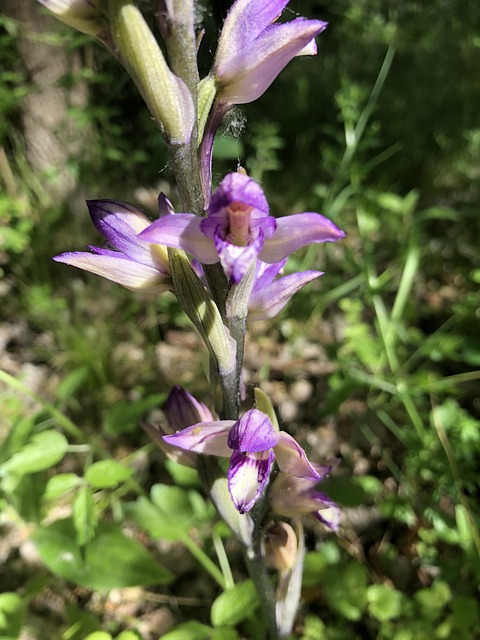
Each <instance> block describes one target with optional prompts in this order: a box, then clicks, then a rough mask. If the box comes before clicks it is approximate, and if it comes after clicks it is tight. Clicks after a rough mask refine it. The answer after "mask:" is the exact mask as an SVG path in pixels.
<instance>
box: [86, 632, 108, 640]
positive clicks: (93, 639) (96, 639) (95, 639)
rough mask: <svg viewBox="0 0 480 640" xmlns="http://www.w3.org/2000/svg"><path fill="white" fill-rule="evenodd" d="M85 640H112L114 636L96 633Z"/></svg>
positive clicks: (90, 634)
mask: <svg viewBox="0 0 480 640" xmlns="http://www.w3.org/2000/svg"><path fill="white" fill-rule="evenodd" d="M85 640H112V636H111V635H110V634H109V633H107V632H106V631H94V632H93V633H89V634H88V636H87V637H86V638H85Z"/></svg>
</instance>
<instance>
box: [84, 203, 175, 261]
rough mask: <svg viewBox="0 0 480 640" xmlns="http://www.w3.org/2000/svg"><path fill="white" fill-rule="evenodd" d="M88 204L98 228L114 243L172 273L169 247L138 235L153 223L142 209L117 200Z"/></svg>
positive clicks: (123, 249) (137, 259)
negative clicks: (169, 268) (169, 267)
mask: <svg viewBox="0 0 480 640" xmlns="http://www.w3.org/2000/svg"><path fill="white" fill-rule="evenodd" d="M87 206H88V211H89V213H90V217H91V218H92V222H93V224H94V225H95V227H96V229H97V230H98V231H100V233H101V234H102V235H103V236H104V237H105V238H106V239H107V240H108V242H109V243H110V244H111V245H112V247H114V248H115V249H117V250H118V251H121V252H122V253H124V254H125V255H126V256H128V257H129V258H131V259H132V260H135V261H136V262H141V263H142V264H144V265H147V266H150V267H152V268H157V269H160V271H162V272H164V273H168V256H167V251H166V249H165V248H160V247H158V246H156V245H149V244H148V243H147V242H144V241H142V240H139V239H138V237H137V236H138V234H139V233H140V232H141V231H143V230H144V229H146V228H147V227H148V226H149V225H150V224H151V221H150V220H149V219H148V218H147V216H146V215H145V214H144V213H143V212H142V211H140V209H137V207H134V206H133V205H132V204H128V203H126V202H118V201H117V200H88V201H87Z"/></svg>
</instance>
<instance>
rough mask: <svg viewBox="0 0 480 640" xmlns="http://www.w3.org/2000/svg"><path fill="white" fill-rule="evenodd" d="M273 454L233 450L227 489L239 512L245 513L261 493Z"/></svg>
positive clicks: (266, 479) (270, 452)
mask: <svg viewBox="0 0 480 640" xmlns="http://www.w3.org/2000/svg"><path fill="white" fill-rule="evenodd" d="M273 460H274V455H273V452H272V451H268V452H267V451H266V452H263V453H242V452H240V451H234V452H233V454H232V457H231V460H230V468H229V470H228V490H229V491H230V495H231V496H232V500H233V504H234V505H235V507H236V508H237V510H238V511H239V512H240V513H247V511H250V509H251V508H252V507H253V505H254V504H255V502H256V501H257V500H258V498H259V497H260V495H261V494H262V492H263V490H264V488H265V486H266V484H267V482H268V477H269V475H270V470H271V467H272V464H273Z"/></svg>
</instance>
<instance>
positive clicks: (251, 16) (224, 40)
mask: <svg viewBox="0 0 480 640" xmlns="http://www.w3.org/2000/svg"><path fill="white" fill-rule="evenodd" d="M288 2H289V0H270V2H258V0H237V1H236V2H234V3H233V5H232V8H231V9H230V11H229V12H228V14H227V17H226V18H225V22H224V23H223V27H222V33H221V35H220V40H219V42H218V48H217V53H216V56H215V61H216V64H222V63H226V62H228V61H229V60H230V59H231V58H232V57H233V56H234V55H235V54H236V53H237V52H238V51H243V50H244V49H246V48H247V47H249V46H250V45H251V43H252V42H253V41H254V40H255V39H256V38H257V36H259V35H260V33H261V32H262V31H263V30H264V29H265V28H266V27H268V25H270V24H272V22H275V20H276V19H277V18H278V17H280V15H281V13H282V11H283V10H284V8H285V7H286V6H287V4H288Z"/></svg>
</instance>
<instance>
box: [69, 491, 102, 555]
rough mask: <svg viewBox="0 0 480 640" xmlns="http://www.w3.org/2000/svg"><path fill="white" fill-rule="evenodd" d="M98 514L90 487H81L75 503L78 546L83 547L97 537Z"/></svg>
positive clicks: (74, 522) (74, 513)
mask: <svg viewBox="0 0 480 640" xmlns="http://www.w3.org/2000/svg"><path fill="white" fill-rule="evenodd" d="M97 521H98V518H97V513H96V510H95V504H94V502H93V497H92V493H91V490H90V488H89V487H80V490H79V491H78V493H77V495H76V496H75V500H74V502H73V525H74V527H75V531H76V533H77V544H78V545H80V546H81V547H83V546H84V545H86V544H87V542H90V540H91V539H92V538H93V536H94V535H95V527H96V526H97Z"/></svg>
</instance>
